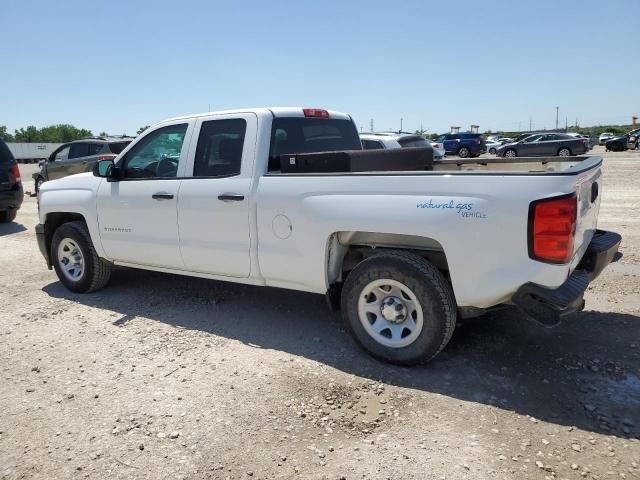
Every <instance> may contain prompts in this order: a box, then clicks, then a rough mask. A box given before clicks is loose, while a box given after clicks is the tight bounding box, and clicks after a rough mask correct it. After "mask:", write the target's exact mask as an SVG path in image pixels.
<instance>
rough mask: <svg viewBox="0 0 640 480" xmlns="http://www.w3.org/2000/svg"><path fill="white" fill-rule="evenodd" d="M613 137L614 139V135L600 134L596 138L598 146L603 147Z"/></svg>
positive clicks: (608, 133) (609, 133)
mask: <svg viewBox="0 0 640 480" xmlns="http://www.w3.org/2000/svg"><path fill="white" fill-rule="evenodd" d="M613 137H615V135H614V134H613V133H611V132H604V133H601V134H600V136H599V137H598V145H604V144H605V143H607V140H611V139H612V138H613Z"/></svg>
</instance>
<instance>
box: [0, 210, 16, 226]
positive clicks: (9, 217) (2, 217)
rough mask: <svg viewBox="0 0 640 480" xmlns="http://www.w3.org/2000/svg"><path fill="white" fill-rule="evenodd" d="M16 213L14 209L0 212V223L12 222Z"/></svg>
mask: <svg viewBox="0 0 640 480" xmlns="http://www.w3.org/2000/svg"><path fill="white" fill-rule="evenodd" d="M16 215H18V210H16V209H11V210H5V211H4V212H0V223H9V222H13V221H14V220H15V219H16Z"/></svg>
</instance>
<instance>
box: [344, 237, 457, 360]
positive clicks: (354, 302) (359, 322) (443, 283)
mask: <svg viewBox="0 0 640 480" xmlns="http://www.w3.org/2000/svg"><path fill="white" fill-rule="evenodd" d="M341 303H342V312H343V316H344V319H345V321H346V323H347V325H348V326H349V329H350V330H351V333H352V334H353V336H354V338H355V340H356V341H357V342H358V343H359V344H360V345H361V346H362V347H363V348H364V349H365V350H366V351H367V352H368V353H370V354H371V355H372V356H374V357H376V358H378V359H380V360H384V361H387V362H390V363H395V364H400V365H413V364H416V363H422V362H427V361H429V360H431V359H432V358H433V357H435V356H436V355H437V354H438V353H439V352H440V351H441V350H442V349H443V348H444V347H445V346H446V345H447V343H448V342H449V340H450V339H451V336H452V335H453V330H454V328H455V324H456V317H457V308H456V303H455V299H454V296H453V291H452V290H451V286H450V285H449V282H448V281H447V280H446V279H445V278H444V276H443V275H442V274H441V273H440V272H439V271H438V270H437V269H436V268H435V267H434V266H433V265H432V264H431V263H429V262H428V261H426V260H425V259H424V258H422V257H420V256H418V255H416V254H413V253H410V252H404V251H396V250H389V251H386V252H382V253H378V254H375V255H373V256H371V257H369V258H367V259H366V260H363V261H362V262H361V263H360V264H358V265H357V266H356V268H355V269H354V270H353V271H352V272H351V273H350V274H349V276H348V277H347V280H346V282H345V285H344V288H343V290H342V298H341Z"/></svg>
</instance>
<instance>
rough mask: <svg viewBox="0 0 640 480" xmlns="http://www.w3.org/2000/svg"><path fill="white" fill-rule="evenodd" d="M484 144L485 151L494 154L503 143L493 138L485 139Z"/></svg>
mask: <svg viewBox="0 0 640 480" xmlns="http://www.w3.org/2000/svg"><path fill="white" fill-rule="evenodd" d="M485 145H486V146H487V152H489V153H490V154H491V155H495V154H496V152H497V151H498V149H499V148H500V147H501V146H502V145H503V144H502V143H501V142H496V141H495V140H486V141H485Z"/></svg>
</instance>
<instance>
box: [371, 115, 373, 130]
mask: <svg viewBox="0 0 640 480" xmlns="http://www.w3.org/2000/svg"><path fill="white" fill-rule="evenodd" d="M371 133H373V118H372V119H371Z"/></svg>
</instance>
